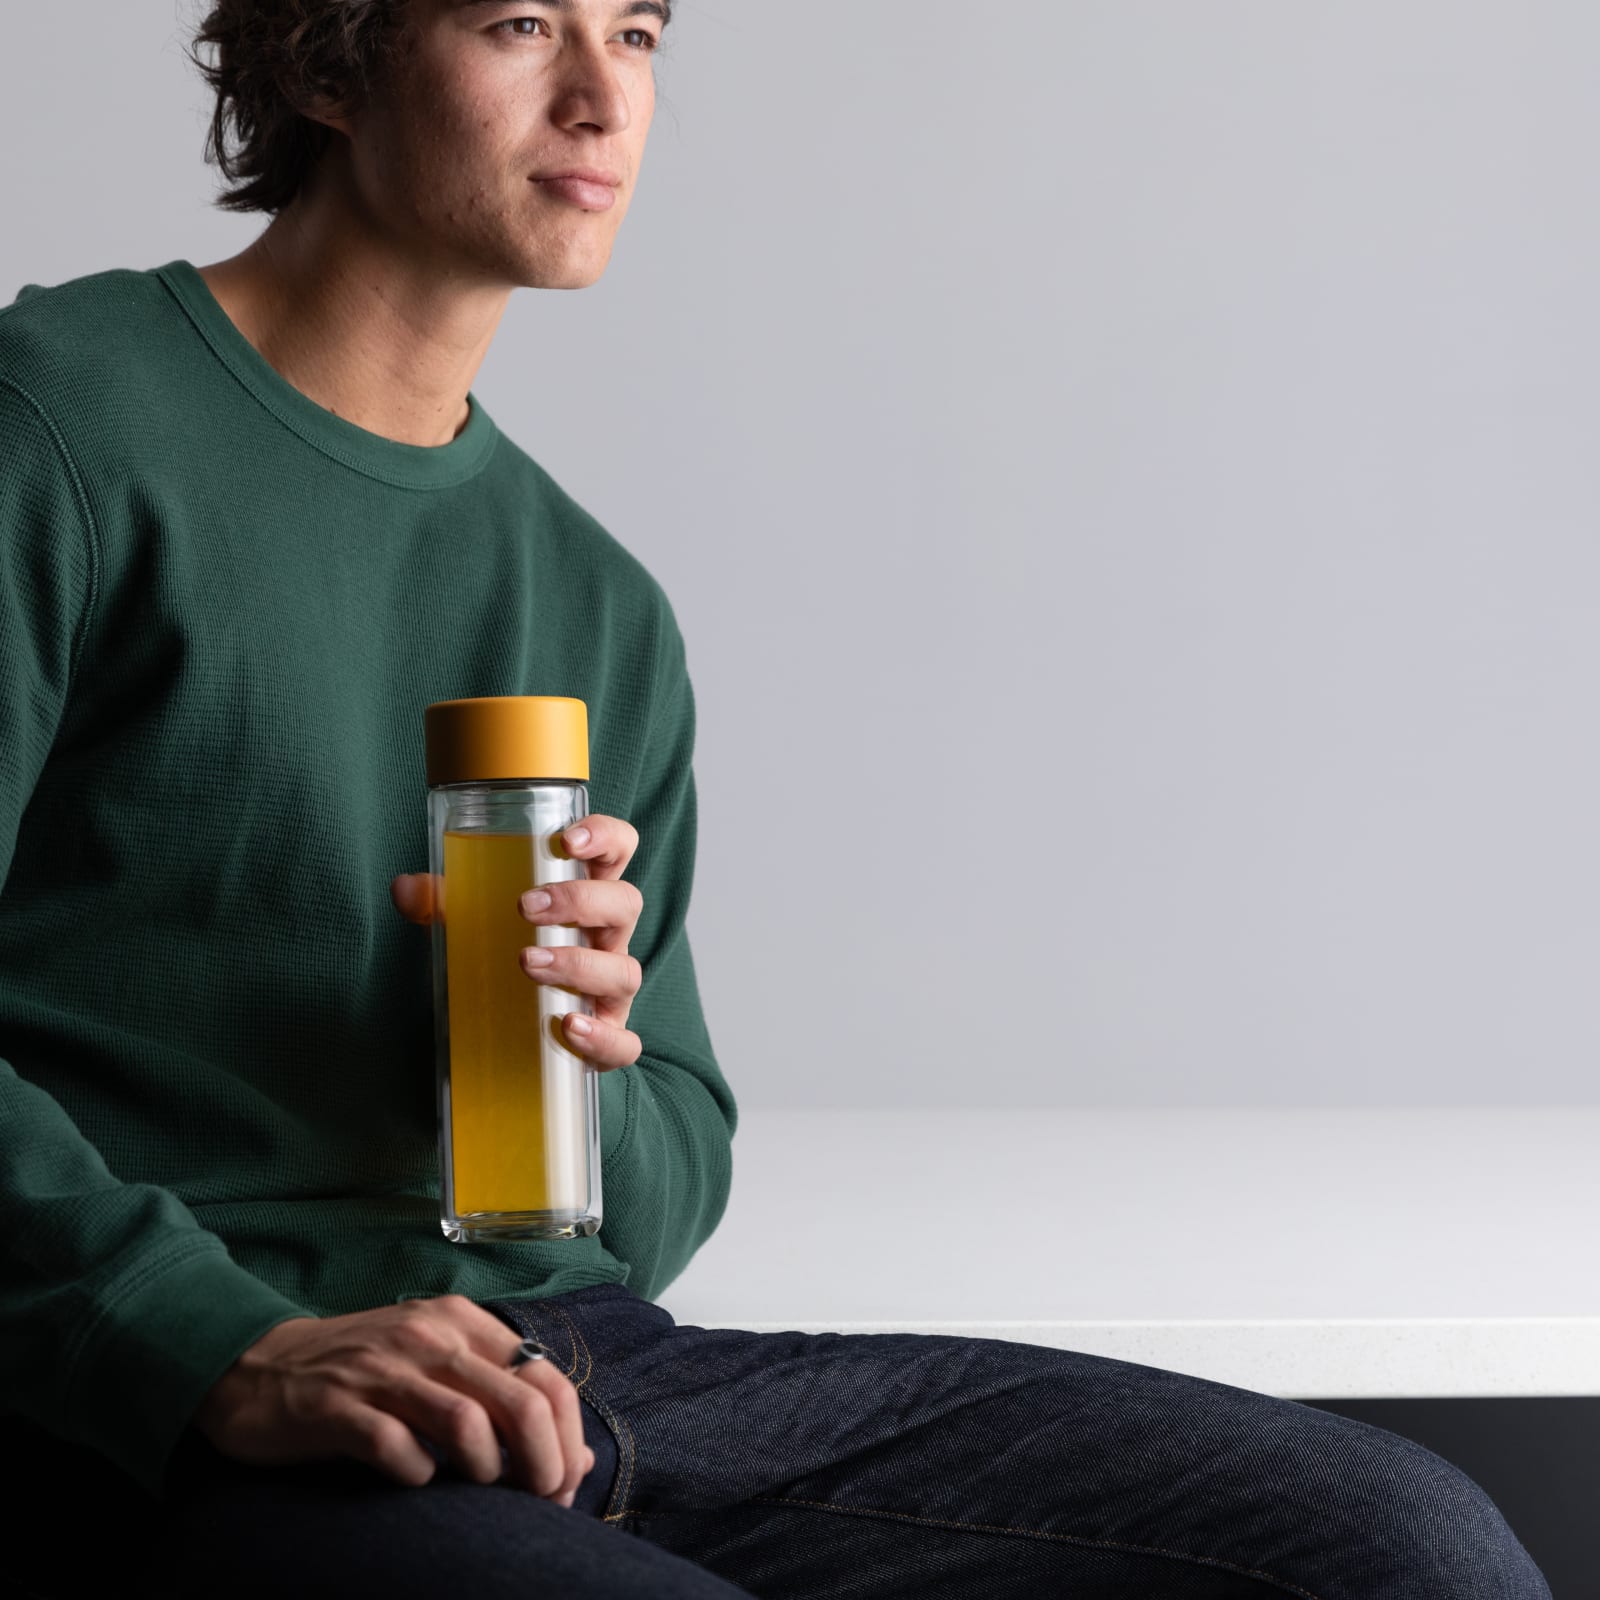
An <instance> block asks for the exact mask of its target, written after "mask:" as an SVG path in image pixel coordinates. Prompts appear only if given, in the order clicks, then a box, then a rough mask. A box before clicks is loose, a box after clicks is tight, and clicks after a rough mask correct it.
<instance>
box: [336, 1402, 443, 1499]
mask: <svg viewBox="0 0 1600 1600" xmlns="http://www.w3.org/2000/svg"><path fill="white" fill-rule="evenodd" d="M321 1432H322V1436H323V1437H324V1438H325V1439H326V1441H327V1444H328V1446H329V1448H330V1449H331V1450H333V1451H335V1452H337V1453H338V1454H339V1455H343V1456H352V1457H354V1459H355V1460H357V1461H364V1462H365V1463H366V1464H367V1465H368V1466H369V1467H375V1468H377V1470H378V1471H379V1472H381V1473H383V1474H384V1476H385V1477H388V1478H393V1479H394V1481H395V1482H396V1483H403V1484H405V1485H406V1486H407V1487H409V1488H417V1487H420V1486H421V1485H422V1484H424V1483H426V1482H427V1481H428V1480H429V1479H430V1478H431V1477H432V1476H433V1475H434V1473H435V1472H436V1471H438V1467H437V1464H436V1463H435V1462H434V1459H433V1457H432V1456H430V1455H429V1454H428V1452H427V1451H426V1450H424V1449H423V1448H422V1446H421V1445H420V1444H419V1443H418V1442H417V1439H416V1436H415V1435H414V1434H413V1433H412V1431H411V1430H410V1428H408V1427H407V1426H406V1425H405V1423H403V1422H402V1421H401V1420H400V1419H399V1418H398V1417H396V1416H393V1415H392V1414H391V1413H389V1412H387V1411H381V1410H379V1409H378V1408H377V1407H375V1406H370V1405H364V1404H362V1402H360V1401H359V1400H357V1399H355V1398H354V1396H352V1395H350V1394H348V1393H346V1392H344V1391H341V1390H337V1389H335V1390H333V1391H331V1392H330V1394H329V1396H328V1400H327V1409H326V1411H325V1412H324V1416H323V1427H322V1430H321Z"/></svg>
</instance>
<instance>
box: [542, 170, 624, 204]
mask: <svg viewBox="0 0 1600 1600" xmlns="http://www.w3.org/2000/svg"><path fill="white" fill-rule="evenodd" d="M533 182H534V186H535V187H536V188H539V189H543V190H544V191H545V193H546V194H550V195H554V196H555V197H556V198H557V199H560V200H565V201H566V202H567V203H568V204H569V205H575V206H581V207H582V208H583V210H585V211H609V210H610V209H611V207H612V206H614V205H615V204H616V203H617V191H616V189H615V188H614V187H613V186H612V185H611V184H609V183H596V182H594V181H592V180H591V179H588V178H535V179H534V180H533Z"/></svg>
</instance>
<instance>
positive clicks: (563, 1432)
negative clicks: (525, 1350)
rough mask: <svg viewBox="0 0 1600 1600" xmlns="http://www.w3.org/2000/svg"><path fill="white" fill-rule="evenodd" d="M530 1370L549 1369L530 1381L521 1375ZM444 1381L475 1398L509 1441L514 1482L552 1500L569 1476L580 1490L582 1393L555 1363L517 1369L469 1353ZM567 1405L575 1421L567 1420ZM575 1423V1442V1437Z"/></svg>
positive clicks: (508, 1454)
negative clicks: (579, 1405)
mask: <svg viewBox="0 0 1600 1600" xmlns="http://www.w3.org/2000/svg"><path fill="white" fill-rule="evenodd" d="M528 1366H536V1368H549V1370H547V1371H542V1373H539V1376H538V1378H530V1379H525V1378H523V1376H522V1374H523V1371H526V1368H528ZM440 1378H442V1379H443V1381H446V1382H450V1384H453V1386H458V1387H459V1389H461V1390H462V1392H464V1394H469V1395H470V1397H472V1398H474V1402H477V1403H478V1405H480V1406H482V1410H483V1413H485V1414H486V1416H488V1418H490V1419H491V1421H493V1424H494V1430H496V1434H498V1437H499V1438H502V1440H504V1442H506V1454H507V1458H509V1459H510V1475H512V1482H515V1483H517V1485H518V1486H522V1488H525V1490H530V1491H531V1493H534V1494H542V1496H547V1498H555V1496H558V1494H562V1493H563V1491H565V1490H566V1486H568V1478H573V1486H574V1488H576V1486H578V1482H581V1477H573V1475H574V1474H576V1470H578V1469H579V1467H581V1466H582V1462H581V1459H579V1458H581V1453H582V1450H584V1437H582V1414H581V1413H579V1410H578V1395H576V1392H574V1389H573V1386H571V1382H570V1381H568V1379H566V1376H565V1374H563V1373H560V1371H557V1370H555V1368H554V1366H552V1365H550V1362H528V1363H525V1366H518V1368H517V1370H515V1371H512V1370H510V1368H507V1366H504V1365H496V1363H494V1362H485V1360H483V1357H480V1355H472V1354H470V1352H466V1350H464V1352H461V1355H459V1357H458V1358H456V1360H454V1362H453V1363H451V1366H450V1371H448V1373H442V1374H440ZM568 1406H570V1410H571V1413H573V1414H571V1418H570V1419H568V1418H565V1416H563V1413H565V1411H566V1410H568ZM574 1422H576V1429H578V1437H576V1440H573V1437H571V1434H573V1424H574ZM570 1453H571V1461H570V1459H568V1454H570Z"/></svg>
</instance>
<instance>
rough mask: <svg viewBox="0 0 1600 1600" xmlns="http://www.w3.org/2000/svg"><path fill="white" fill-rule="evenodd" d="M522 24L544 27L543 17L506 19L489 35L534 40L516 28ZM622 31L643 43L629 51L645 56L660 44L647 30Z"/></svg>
mask: <svg viewBox="0 0 1600 1600" xmlns="http://www.w3.org/2000/svg"><path fill="white" fill-rule="evenodd" d="M524 22H536V23H538V24H539V25H540V26H541V27H543V26H544V18H543V17H507V18H506V20H505V21H504V22H496V23H493V24H492V25H491V26H490V28H489V31H490V33H500V32H502V31H503V32H505V33H514V34H516V36H517V37H518V38H519V39H533V38H536V37H537V35H535V34H532V33H527V32H524V31H523V30H522V29H521V27H519V26H518V25H519V24H520V23H524ZM622 31H623V37H624V38H626V37H627V35H629V34H632V35H634V37H635V38H637V39H640V40H642V41H643V42H642V43H640V44H635V45H630V46H629V48H630V49H632V50H640V51H643V52H644V53H645V54H647V55H648V54H649V52H650V51H652V50H654V49H655V48H656V47H657V46H658V45H659V44H660V43H661V41H660V40H659V39H657V38H656V36H655V35H654V34H653V33H651V31H650V30H649V29H648V28H624V29H623V30H622Z"/></svg>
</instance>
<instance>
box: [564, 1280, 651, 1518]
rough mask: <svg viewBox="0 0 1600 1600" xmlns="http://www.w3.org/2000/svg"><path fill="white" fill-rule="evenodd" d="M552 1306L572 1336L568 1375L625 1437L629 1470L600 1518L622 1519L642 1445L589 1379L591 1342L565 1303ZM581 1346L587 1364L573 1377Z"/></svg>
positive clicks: (619, 1479)
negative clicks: (581, 1371) (581, 1373)
mask: <svg viewBox="0 0 1600 1600" xmlns="http://www.w3.org/2000/svg"><path fill="white" fill-rule="evenodd" d="M550 1309H551V1310H552V1311H554V1312H557V1313H558V1314H559V1315H560V1317H561V1320H562V1321H563V1322H565V1323H566V1325H567V1330H568V1332H569V1333H570V1334H571V1335H572V1371H571V1372H569V1373H568V1374H567V1376H568V1377H569V1378H573V1383H574V1386H575V1387H576V1388H577V1391H578V1393H579V1394H584V1395H587V1396H588V1397H589V1399H590V1400H591V1401H593V1402H594V1407H595V1410H597V1411H598V1412H599V1413H600V1415H601V1416H602V1417H604V1418H605V1419H606V1421H607V1422H608V1423H610V1424H611V1431H612V1432H613V1433H614V1434H617V1435H618V1436H619V1437H625V1438H626V1440H627V1448H626V1449H625V1450H624V1452H623V1454H624V1456H625V1457H626V1461H625V1463H624V1465H625V1466H626V1469H627V1470H626V1472H625V1473H624V1472H623V1471H621V1470H619V1471H618V1473H617V1479H618V1485H617V1487H616V1488H615V1489H613V1491H612V1495H611V1506H610V1507H609V1508H608V1509H607V1510H606V1513H605V1515H604V1516H603V1517H602V1518H601V1521H603V1522H620V1521H621V1520H622V1519H623V1518H624V1517H626V1516H628V1515H630V1513H629V1511H628V1510H627V1505H628V1491H629V1489H630V1488H632V1486H633V1467H634V1463H635V1462H636V1461H637V1460H638V1459H639V1446H638V1443H637V1441H636V1440H635V1439H634V1437H633V1429H632V1428H630V1427H629V1426H628V1422H627V1419H626V1418H625V1417H624V1416H623V1415H622V1414H621V1412H619V1411H615V1410H613V1409H612V1408H611V1407H610V1406H609V1405H607V1404H606V1402H605V1401H604V1400H603V1399H602V1398H601V1396H600V1395H599V1393H598V1392H597V1391H596V1390H595V1389H594V1388H593V1386H592V1385H591V1384H590V1382H589V1379H590V1378H591V1377H592V1376H593V1374H594V1352H593V1351H592V1350H590V1348H589V1341H588V1340H587V1339H585V1338H584V1336H583V1333H582V1331H581V1330H580V1329H579V1327H578V1324H577V1323H576V1322H575V1321H574V1320H573V1319H572V1316H571V1315H570V1314H569V1312H568V1311H567V1308H566V1307H565V1306H558V1305H556V1304H555V1302H554V1301H551V1303H550ZM579 1345H582V1347H583V1353H584V1356H585V1357H586V1359H587V1365H586V1366H585V1367H584V1370H583V1376H582V1377H581V1378H574V1377H573V1374H574V1373H576V1372H577V1370H578V1347H579Z"/></svg>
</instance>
